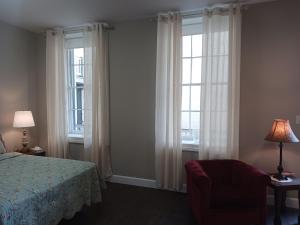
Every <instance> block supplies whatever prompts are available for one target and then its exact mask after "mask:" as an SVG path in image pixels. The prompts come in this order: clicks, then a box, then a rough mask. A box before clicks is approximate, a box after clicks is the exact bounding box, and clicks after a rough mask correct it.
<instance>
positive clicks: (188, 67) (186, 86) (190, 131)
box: [181, 17, 202, 146]
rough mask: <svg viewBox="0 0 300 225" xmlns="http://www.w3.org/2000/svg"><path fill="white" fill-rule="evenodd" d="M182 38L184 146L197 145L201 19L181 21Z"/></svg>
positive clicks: (182, 134)
mask: <svg viewBox="0 0 300 225" xmlns="http://www.w3.org/2000/svg"><path fill="white" fill-rule="evenodd" d="M182 31H183V38H182V114H181V115H182V120H181V137H182V144H183V145H184V146H194V145H199V129H200V113H201V110H200V93H201V66H202V34H201V33H202V26H201V18H199V17H198V18H189V19H184V20H183V28H182Z"/></svg>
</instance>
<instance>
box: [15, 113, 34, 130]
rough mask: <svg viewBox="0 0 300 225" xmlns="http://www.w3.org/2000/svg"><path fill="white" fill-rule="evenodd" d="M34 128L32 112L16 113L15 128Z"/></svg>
mask: <svg viewBox="0 0 300 225" xmlns="http://www.w3.org/2000/svg"><path fill="white" fill-rule="evenodd" d="M34 126H35V123H34V120H33V116H32V112H31V111H16V112H15V117H14V123H13V127H17V128H25V127H34Z"/></svg>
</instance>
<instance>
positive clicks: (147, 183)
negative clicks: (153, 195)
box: [109, 175, 157, 188]
mask: <svg viewBox="0 0 300 225" xmlns="http://www.w3.org/2000/svg"><path fill="white" fill-rule="evenodd" d="M109 182H112V183H118V184H127V185H133V186H139V187H147V188H157V186H156V181H155V180H151V179H144V178H137V177H127V176H120V175H112V177H111V178H110V179H109Z"/></svg>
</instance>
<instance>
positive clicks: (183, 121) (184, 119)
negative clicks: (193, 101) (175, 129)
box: [181, 112, 190, 129]
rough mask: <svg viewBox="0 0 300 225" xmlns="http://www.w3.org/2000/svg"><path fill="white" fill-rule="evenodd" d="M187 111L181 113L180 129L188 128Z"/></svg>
mask: <svg viewBox="0 0 300 225" xmlns="http://www.w3.org/2000/svg"><path fill="white" fill-rule="evenodd" d="M189 121H190V120H189V113H188V112H182V113H181V129H189V124H190V122H189Z"/></svg>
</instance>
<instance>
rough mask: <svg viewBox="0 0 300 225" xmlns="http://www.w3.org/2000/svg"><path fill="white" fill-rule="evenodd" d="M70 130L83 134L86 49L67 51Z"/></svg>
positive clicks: (72, 132) (73, 132)
mask: <svg viewBox="0 0 300 225" xmlns="http://www.w3.org/2000/svg"><path fill="white" fill-rule="evenodd" d="M67 63H68V65H67V68H68V70H67V71H68V86H69V90H68V94H69V96H68V101H69V103H68V112H69V132H70V133H71V134H83V124H84V111H83V110H84V79H83V76H84V49H83V48H73V49H68V51H67Z"/></svg>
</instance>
